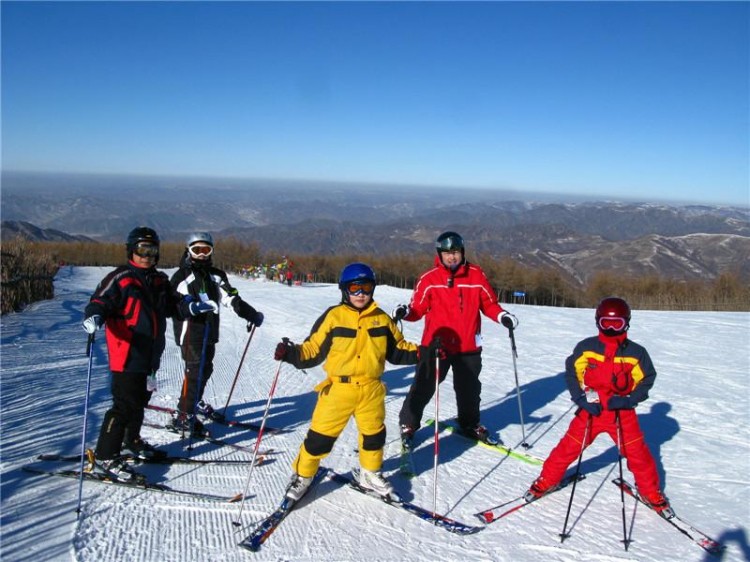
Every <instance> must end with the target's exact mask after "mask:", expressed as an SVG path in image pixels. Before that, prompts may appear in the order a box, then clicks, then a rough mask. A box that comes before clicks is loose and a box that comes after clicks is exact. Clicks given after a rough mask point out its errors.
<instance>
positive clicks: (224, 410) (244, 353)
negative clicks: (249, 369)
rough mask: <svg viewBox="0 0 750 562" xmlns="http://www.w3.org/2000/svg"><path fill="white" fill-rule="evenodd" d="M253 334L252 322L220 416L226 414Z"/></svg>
mask: <svg viewBox="0 0 750 562" xmlns="http://www.w3.org/2000/svg"><path fill="white" fill-rule="evenodd" d="M254 334H255V324H253V327H252V328H251V329H250V334H248V336H247V343H246V344H245V350H244V351H243V352H242V357H240V364H239V365H237V372H236V373H235V374H234V380H233V381H232V387H231V388H230V389H229V396H227V403H226V404H224V408H223V409H222V412H221V415H222V416H226V413H227V408H228V407H229V401H230V400H231V399H232V394H234V387H235V385H236V384H237V379H238V378H239V377H240V369H242V364H243V363H244V362H245V355H247V348H249V347H250V342H251V341H252V340H253V335H254Z"/></svg>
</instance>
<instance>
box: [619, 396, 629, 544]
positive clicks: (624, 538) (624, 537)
mask: <svg viewBox="0 0 750 562" xmlns="http://www.w3.org/2000/svg"><path fill="white" fill-rule="evenodd" d="M615 424H616V425H617V464H619V465H620V482H623V477H622V456H623V455H622V448H623V447H624V444H623V441H622V422H621V421H620V410H615ZM620 503H621V504H622V544H623V545H625V550H626V551H627V550H628V546H630V540H629V539H628V530H627V528H628V527H627V518H626V516H625V490H624V488H623V487H622V486H620Z"/></svg>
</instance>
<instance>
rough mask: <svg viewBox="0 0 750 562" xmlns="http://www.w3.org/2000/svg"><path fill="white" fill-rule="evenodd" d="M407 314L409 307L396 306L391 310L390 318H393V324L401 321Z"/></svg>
mask: <svg viewBox="0 0 750 562" xmlns="http://www.w3.org/2000/svg"><path fill="white" fill-rule="evenodd" d="M407 314H409V305H408V304H398V305H396V308H394V309H393V312H392V313H391V316H392V317H393V320H394V322H398V321H399V320H403V319H404V318H405V317H406V315H407Z"/></svg>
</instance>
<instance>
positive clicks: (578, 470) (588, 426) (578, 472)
mask: <svg viewBox="0 0 750 562" xmlns="http://www.w3.org/2000/svg"><path fill="white" fill-rule="evenodd" d="M593 419H594V417H593V416H592V415H591V414H589V419H588V420H587V421H586V430H585V431H584V432H583V441H582V442H581V454H580V455H578V463H577V464H576V474H575V477H574V478H573V487H572V488H571V490H570V500H568V511H567V512H566V513H565V523H563V530H562V533H560V542H565V539H567V538H568V537H569V536H570V534H569V533H566V532H565V531H566V530H567V528H568V518H569V517H570V508H571V507H573V495H574V494H575V493H576V484H578V477H579V476H580V475H581V459H582V458H583V451H584V449H585V448H586V441H588V438H589V432H590V430H591V423H592V421H593Z"/></svg>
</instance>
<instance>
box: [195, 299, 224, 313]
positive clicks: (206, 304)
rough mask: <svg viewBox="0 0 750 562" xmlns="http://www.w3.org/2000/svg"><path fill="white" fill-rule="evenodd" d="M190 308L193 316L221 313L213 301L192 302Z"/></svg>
mask: <svg viewBox="0 0 750 562" xmlns="http://www.w3.org/2000/svg"><path fill="white" fill-rule="evenodd" d="M188 308H190V314H192V315H193V316H198V315H199V314H206V313H207V312H213V313H214V314H216V313H217V312H219V305H218V304H216V303H215V302H214V301H212V300H206V301H201V302H191V303H190V306H189V307H188Z"/></svg>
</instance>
